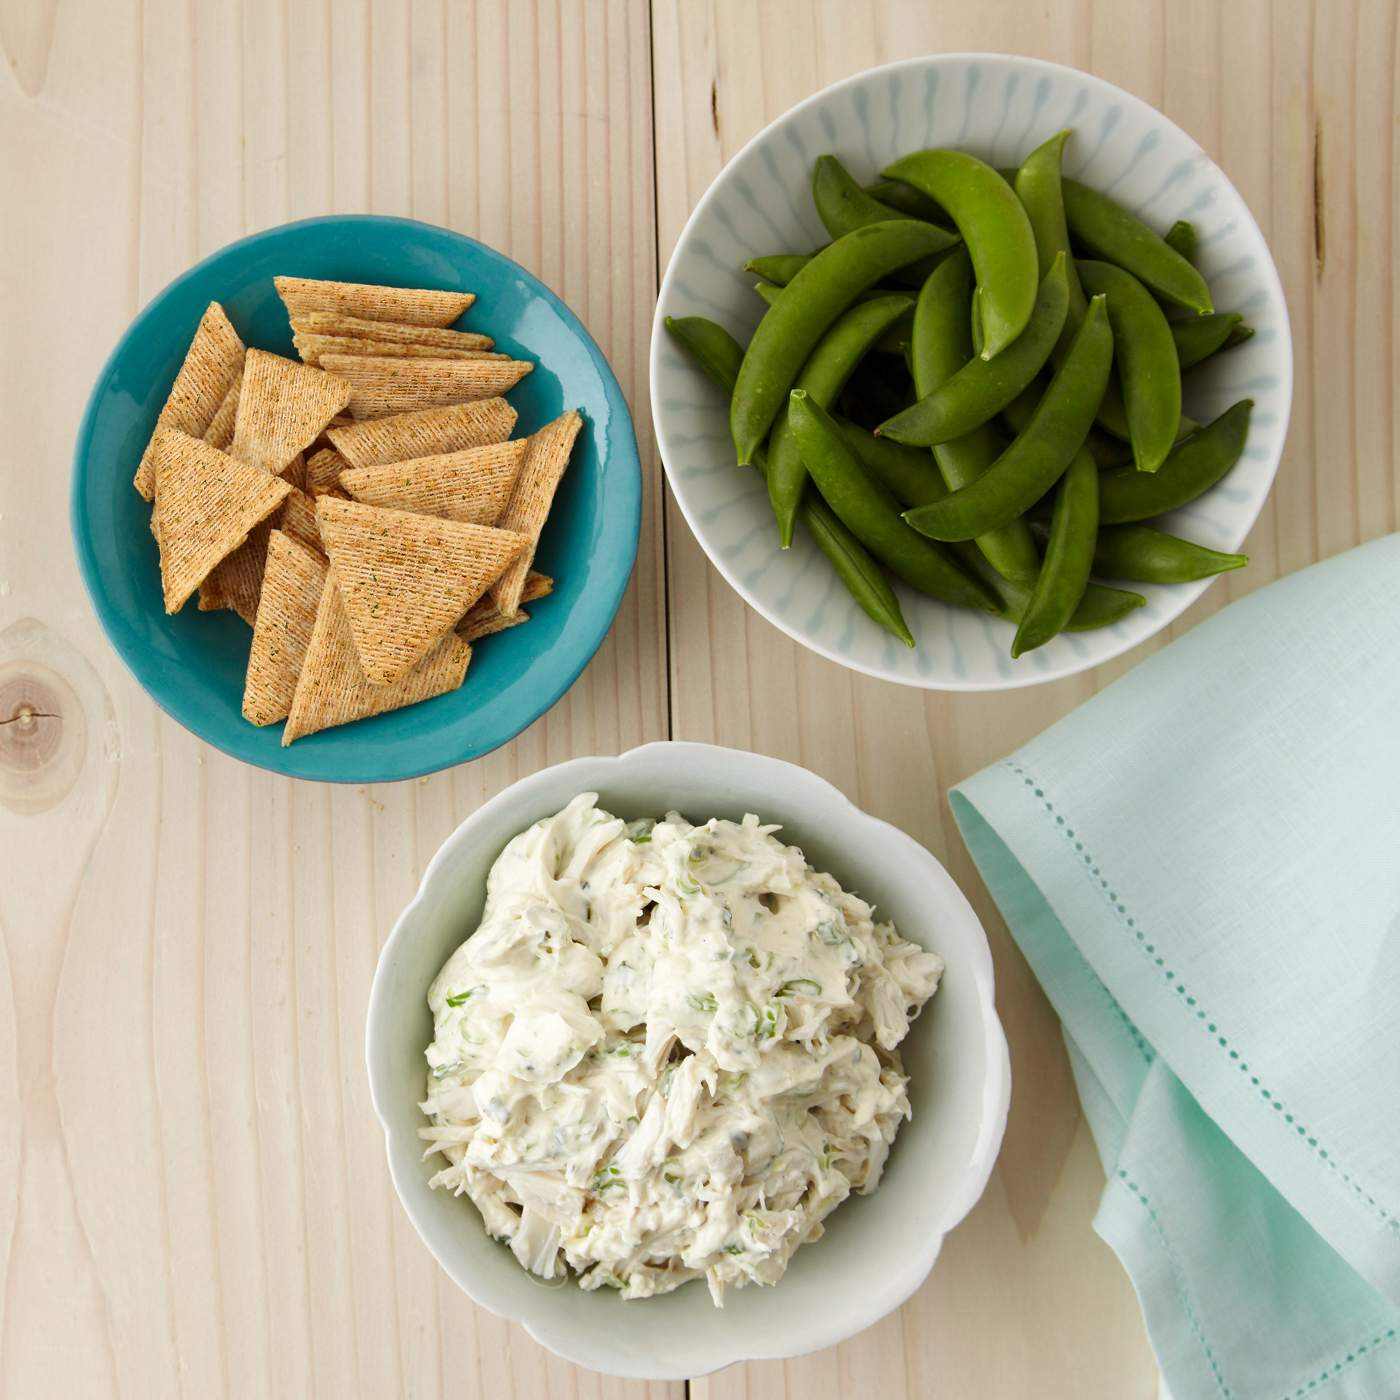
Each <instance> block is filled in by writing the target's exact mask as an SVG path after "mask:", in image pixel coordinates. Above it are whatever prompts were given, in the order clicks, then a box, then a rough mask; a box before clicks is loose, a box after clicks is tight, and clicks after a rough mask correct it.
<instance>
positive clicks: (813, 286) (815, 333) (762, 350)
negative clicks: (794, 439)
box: [729, 219, 944, 466]
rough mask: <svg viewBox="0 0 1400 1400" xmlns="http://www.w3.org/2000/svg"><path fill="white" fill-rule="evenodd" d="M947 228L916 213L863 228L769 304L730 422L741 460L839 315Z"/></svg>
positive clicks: (934, 244)
mask: <svg viewBox="0 0 1400 1400" xmlns="http://www.w3.org/2000/svg"><path fill="white" fill-rule="evenodd" d="M943 238H944V234H943V233H942V231H941V230H939V229H937V228H935V227H934V226H933V225H932V224H926V223H921V222H919V221H918V220H916V219H896V220H892V221H890V222H889V223H883V224H871V225H870V227H868V228H860V229H857V230H856V231H855V232H854V233H848V234H846V236H845V237H844V238H838V239H837V240H836V241H835V242H834V243H832V244H830V245H828V246H827V247H825V248H823V249H822V251H821V252H820V253H817V254H816V255H815V256H814V257H813V258H812V261H811V262H809V263H808V264H807V265H806V266H805V267H804V268H803V269H802V270H801V271H800V272H799V273H798V274H797V275H796V276H795V277H794V278H793V279H792V281H791V282H789V283H788V285H787V288H786V292H785V294H784V295H783V296H782V297H781V298H780V299H779V300H778V302H777V304H776V305H775V306H772V307H770V308H769V310H768V313H767V314H766V315H765V316H764V318H763V320H762V321H760V322H759V323H758V329H757V330H756V331H754V333H753V339H752V340H750V341H749V347H748V349H747V350H746V351H745V352H744V361H743V363H742V364H741V365H740V366H739V378H738V381H737V383H736V384H735V385H734V396H733V399H732V401H731V403H730V407H729V426H730V431H731V433H732V434H733V437H734V448H735V453H736V455H737V456H738V459H739V461H740V463H741V464H743V465H745V466H747V465H748V464H749V463H750V462H752V460H753V454H754V449H755V448H756V447H757V446H758V445H759V444H760V443H761V442H762V441H763V439H764V438H765V437H766V436H767V435H768V430H769V429H770V428H771V427H772V426H773V420H774V419H775V418H777V416H778V414H779V412H780V411H781V410H782V409H783V408H784V407H785V406H786V404H787V396H788V392H789V390H791V388H792V385H793V382H794V381H795V380H796V378H797V372H798V370H800V369H801V368H802V366H803V364H804V363H805V362H806V360H807V357H808V355H810V354H811V353H812V350H813V348H814V347H815V346H816V343H817V341H818V340H820V339H821V337H822V334H823V333H824V332H825V331H826V329H827V328H828V327H829V326H830V325H831V323H832V322H833V321H835V320H836V318H837V317H838V316H839V315H840V314H841V313H842V312H843V311H845V310H846V308H847V307H848V306H850V305H851V303H852V302H853V301H855V299H856V298H857V297H858V296H859V295H860V293H861V292H863V291H865V290H866V288H867V287H873V286H874V285H875V284H876V283H877V282H879V280H880V279H881V278H882V277H884V276H885V274H886V273H888V272H891V271H893V270H894V269H895V268H897V267H905V266H907V265H908V264H909V263H911V262H915V261H917V260H918V259H919V258H922V257H927V256H928V254H929V253H932V252H936V251H937V250H938V248H939V247H941V246H942V240H943Z"/></svg>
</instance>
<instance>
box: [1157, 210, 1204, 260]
mask: <svg viewBox="0 0 1400 1400" xmlns="http://www.w3.org/2000/svg"><path fill="white" fill-rule="evenodd" d="M1162 242H1163V243H1165V244H1166V245H1167V247H1168V248H1170V249H1171V250H1172V251H1173V252H1176V253H1180V254H1181V256H1182V257H1183V258H1185V259H1186V261H1187V262H1189V263H1193V262H1195V261H1196V225H1195V224H1193V223H1192V222H1191V220H1190V219H1178V220H1177V221H1176V222H1175V223H1174V224H1173V225H1172V226H1171V227H1170V228H1169V229H1168V230H1167V236H1166V237H1165V238H1164V239H1163V240H1162Z"/></svg>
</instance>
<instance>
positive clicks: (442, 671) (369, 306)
mask: <svg viewBox="0 0 1400 1400" xmlns="http://www.w3.org/2000/svg"><path fill="white" fill-rule="evenodd" d="M275 281H276V285H277V290H278V293H279V294H280V295H281V297H282V300H283V302H284V303H285V305H286V307H287V312H288V315H289V317H290V319H291V323H292V331H293V341H294V343H295V345H296V347H297V352H298V353H299V354H300V356H301V362H300V363H298V362H297V361H295V360H288V359H284V358H283V357H282V356H280V355H273V354H270V353H268V352H267V351H265V350H257V349H247V348H245V347H244V345H243V342H242V341H241V340H240V339H239V337H238V334H237V333H236V332H235V331H234V329H233V327H232V325H230V324H229V320H228V317H227V316H226V315H225V314H224V311H223V308H222V307H221V306H220V305H219V304H218V303H217V302H212V303H211V304H210V306H209V309H208V310H207V311H206V312H205V313H204V316H203V318H202V319H201V321H200V324H199V329H198V330H197V331H196V333H195V337H194V341H193V343H192V344H191V345H190V349H189V353H188V354H187V355H186V357H185V361H184V364H183V365H182V366H181V368H180V372H179V374H178V375H177V376H176V378H175V384H174V387H173V388H172V389H171V391H170V397H169V398H168V399H167V401H166V404H165V407H164V408H163V409H162V410H161V412H160V416H159V418H158V419H157V421H156V428H155V432H154V433H153V434H152V436H151V441H150V443H149V444H148V445H147V447H146V451H145V453H144V454H143V455H142V458H141V464H140V466H139V468H138V469H137V472H136V478H135V483H134V484H135V486H136V489H137V490H138V491H139V492H140V493H141V494H142V495H143V496H144V497H145V498H146V499H147V500H149V501H150V502H151V504H152V509H151V531H152V533H153V534H154V535H155V538H156V542H157V544H158V545H159V546H160V571H161V585H162V589H163V591H164V594H165V610H166V612H168V613H174V612H178V611H179V610H180V609H181V608H182V607H184V605H185V604H186V603H187V602H188V601H189V599H190V597H191V596H192V595H194V593H195V592H196V591H198V594H199V607H200V609H201V610H202V611H211V610H215V609H223V608H228V609H232V610H233V611H234V612H236V613H237V614H238V615H239V616H240V617H241V618H243V620H244V621H245V622H247V623H248V624H249V625H250V626H251V627H252V629H253V641H252V648H251V651H250V654H249V658H248V672H247V678H246V682H245V686H244V692H243V714H244V715H245V717H246V718H247V719H248V720H250V721H251V722H252V723H253V724H259V725H264V724H275V723H277V722H278V721H279V720H285V721H286V725H285V727H284V729H283V734H282V742H283V744H290V743H291V742H292V741H293V740H294V739H298V738H300V737H302V736H303V735H305V734H312V733H315V732H316V731H317V730H319V729H327V728H330V727H331V726H332V725H337V724H345V723H348V722H349V721H350V720H354V719H363V718H365V717H366V716H368V715H376V714H383V713H384V712H385V711H387V710H395V709H399V708H401V707H402V706H404V705H412V704H416V703H417V702H418V701H420V700H428V699H431V698H432V697H434V696H437V695H442V694H444V693H445V692H447V691H450V690H455V689H456V688H457V687H458V686H460V685H461V684H462V681H463V680H464V679H465V677H466V672H467V665H468V663H469V662H470V660H471V654H472V647H471V644H472V642H474V641H476V640H478V639H479V638H481V637H484V636H488V635H489V634H491V633H493V632H499V631H502V630H503V629H505V628H507V627H514V626H517V625H518V624H520V623H522V622H526V621H528V620H529V619H528V614H527V613H526V612H525V611H524V609H523V608H522V607H521V604H522V603H526V602H530V601H531V600H533V599H536V598H542V597H544V596H545V595H546V594H548V593H549V592H550V590H551V588H552V587H553V582H552V580H551V579H549V578H547V577H546V576H545V575H543V574H540V573H537V572H535V570H534V569H532V568H531V565H532V563H533V561H534V555H535V546H536V543H537V542H538V540H539V536H540V531H541V530H542V529H543V527H544V523H545V518H546V517H547V515H548V513H549V509H550V506H551V504H552V503H553V499H554V492H555V488H556V487H557V486H558V484H559V481H560V479H561V478H562V476H563V474H564V469H565V467H566V466H567V465H568V461H569V455H570V453H571V451H572V450H573V445H574V441H575V439H576V438H577V436H578V432H579V428H580V426H581V423H582V420H581V419H580V417H579V415H578V413H577V412H576V411H573V410H570V411H569V412H567V413H565V414H563V415H562V416H561V417H559V418H557V419H555V420H554V422H552V423H549V424H546V426H545V427H543V428H541V429H540V430H539V431H538V432H537V433H534V434H533V435H532V436H530V437H528V438H519V439H514V440H512V439H511V432H512V431H513V429H514V427H515V422H516V411H515V409H514V408H512V407H511V405H510V404H508V403H507V402H506V400H505V399H504V398H503V397H502V395H503V394H504V393H505V392H506V391H507V390H508V389H510V388H511V387H512V386H513V385H515V384H516V383H518V382H519V381H520V380H521V379H522V378H523V377H524V376H525V375H526V374H528V373H529V372H530V370H531V369H533V368H534V366H533V365H532V364H531V363H530V362H529V361H528V360H516V359H513V358H512V357H511V356H509V355H503V354H500V353H498V352H496V351H495V350H494V349H493V342H492V341H491V339H490V338H489V337H488V336H484V335H479V334H476V333H474V332H468V331H457V330H452V329H450V327H451V325H452V323H453V322H455V321H456V320H457V319H458V318H459V317H460V316H461V315H462V314H463V312H465V311H466V309H467V308H468V307H469V306H470V305H471V304H472V302H473V301H474V300H475V298H474V296H473V295H472V294H471V293H459V292H443V291H432V290H427V289H420V288H402V287H377V286H368V285H365V284H362V283H352V282H324V281H313V280H310V279H307V278H301V277H278V278H276V279H275Z"/></svg>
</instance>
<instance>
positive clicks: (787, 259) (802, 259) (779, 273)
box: [744, 253, 815, 287]
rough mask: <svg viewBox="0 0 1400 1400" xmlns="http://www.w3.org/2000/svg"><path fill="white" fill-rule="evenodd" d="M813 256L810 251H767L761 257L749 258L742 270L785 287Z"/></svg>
mask: <svg viewBox="0 0 1400 1400" xmlns="http://www.w3.org/2000/svg"><path fill="white" fill-rule="evenodd" d="M814 256H815V255H814V254H812V253H769V254H767V255H766V256H764V257H761V258H750V259H749V260H748V262H746V263H745V264H744V271H745V272H752V273H753V275H754V276H755V277H762V278H763V280H764V281H765V282H773V283H776V284H777V285H778V286H779V287H786V286H787V284H788V283H789V282H791V281H792V279H793V278H794V277H796V276H797V274H798V273H799V272H801V271H802V269H803V268H804V267H806V266H807V264H808V263H809V262H811V261H812V258H813V257H814Z"/></svg>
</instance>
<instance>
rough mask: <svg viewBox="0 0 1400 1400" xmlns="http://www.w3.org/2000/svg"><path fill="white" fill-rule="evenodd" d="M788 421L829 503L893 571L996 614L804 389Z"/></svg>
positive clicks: (983, 592)
mask: <svg viewBox="0 0 1400 1400" xmlns="http://www.w3.org/2000/svg"><path fill="white" fill-rule="evenodd" d="M788 420H789V422H790V423H791V424H792V430H793V434H794V435H795V436H796V438H797V445H798V447H799V448H800V449H801V452H802V460H803V461H804V462H805V463H806V465H807V470H808V471H809V472H810V473H811V476H812V480H813V481H814V482H815V483H816V485H817V489H818V490H819V491H820V492H821V494H822V497H823V499H824V500H825V501H826V503H827V505H829V506H830V507H831V508H832V510H834V511H835V512H836V514H837V517H838V518H839V519H840V520H841V522H842V523H843V524H844V525H845V526H846V527H847V528H848V529H849V530H850V531H851V532H852V533H853V534H854V535H855V536H856V538H857V539H859V540H860V542H861V543H862V544H863V545H865V547H866V548H867V549H868V550H870V552H871V553H872V554H873V555H874V556H875V557H876V558H877V559H878V560H879V561H880V562H881V563H882V564H883V565H884V566H885V567H886V568H887V569H889V570H890V571H891V573H893V574H894V575H895V576H896V577H897V578H901V579H903V580H904V582H905V583H907V584H909V585H910V586H911V587H913V588H917V589H919V590H920V591H921V592H923V593H927V594H929V595H930V596H931V597H934V598H941V599H942V600H943V601H944V602H945V603H955V604H957V605H958V606H960V607H966V608H978V609H981V610H982V611H984V612H995V611H996V610H997V607H998V601H997V599H996V598H995V597H994V596H993V595H992V594H991V592H990V591H989V590H988V589H987V588H986V587H985V586H984V585H983V584H982V583H980V582H979V581H978V580H977V579H974V578H972V577H970V576H969V575H968V574H966V573H964V572H963V570H962V569H961V568H960V567H959V565H958V564H956V563H955V562H954V561H953V560H952V559H951V558H950V557H949V556H948V555H947V554H945V553H944V552H943V550H941V549H940V548H939V547H938V546H937V545H934V544H932V543H931V542H930V541H928V540H926V539H924V538H923V536H921V535H919V534H916V533H915V532H914V531H913V530H911V529H910V528H909V527H908V526H907V525H906V524H905V523H904V522H903V521H902V520H901V519H900V518H899V507H898V506H897V505H895V504H894V503H893V502H892V501H891V499H890V497H889V495H888V494H887V493H886V491H885V490H884V489H883V488H882V487H881V486H878V485H877V484H876V483H875V482H873V481H872V480H871V479H870V477H868V476H867V475H866V473H865V469H864V468H863V467H862V466H861V464H860V461H859V459H858V458H857V457H856V455H855V453H854V452H853V451H852V450H851V448H850V447H849V446H848V445H847V443H846V440H845V438H844V437H843V436H842V435H841V430H840V429H839V428H838V427H837V426H836V424H835V423H834V422H833V421H832V418H831V415H830V414H828V413H827V412H826V410H825V409H823V408H822V407H821V406H820V405H819V404H818V403H817V402H816V401H815V400H814V399H813V398H812V397H811V395H809V394H808V393H807V391H806V390H805V389H794V390H793V391H792V395H791V402H790V406H789V408H788Z"/></svg>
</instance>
